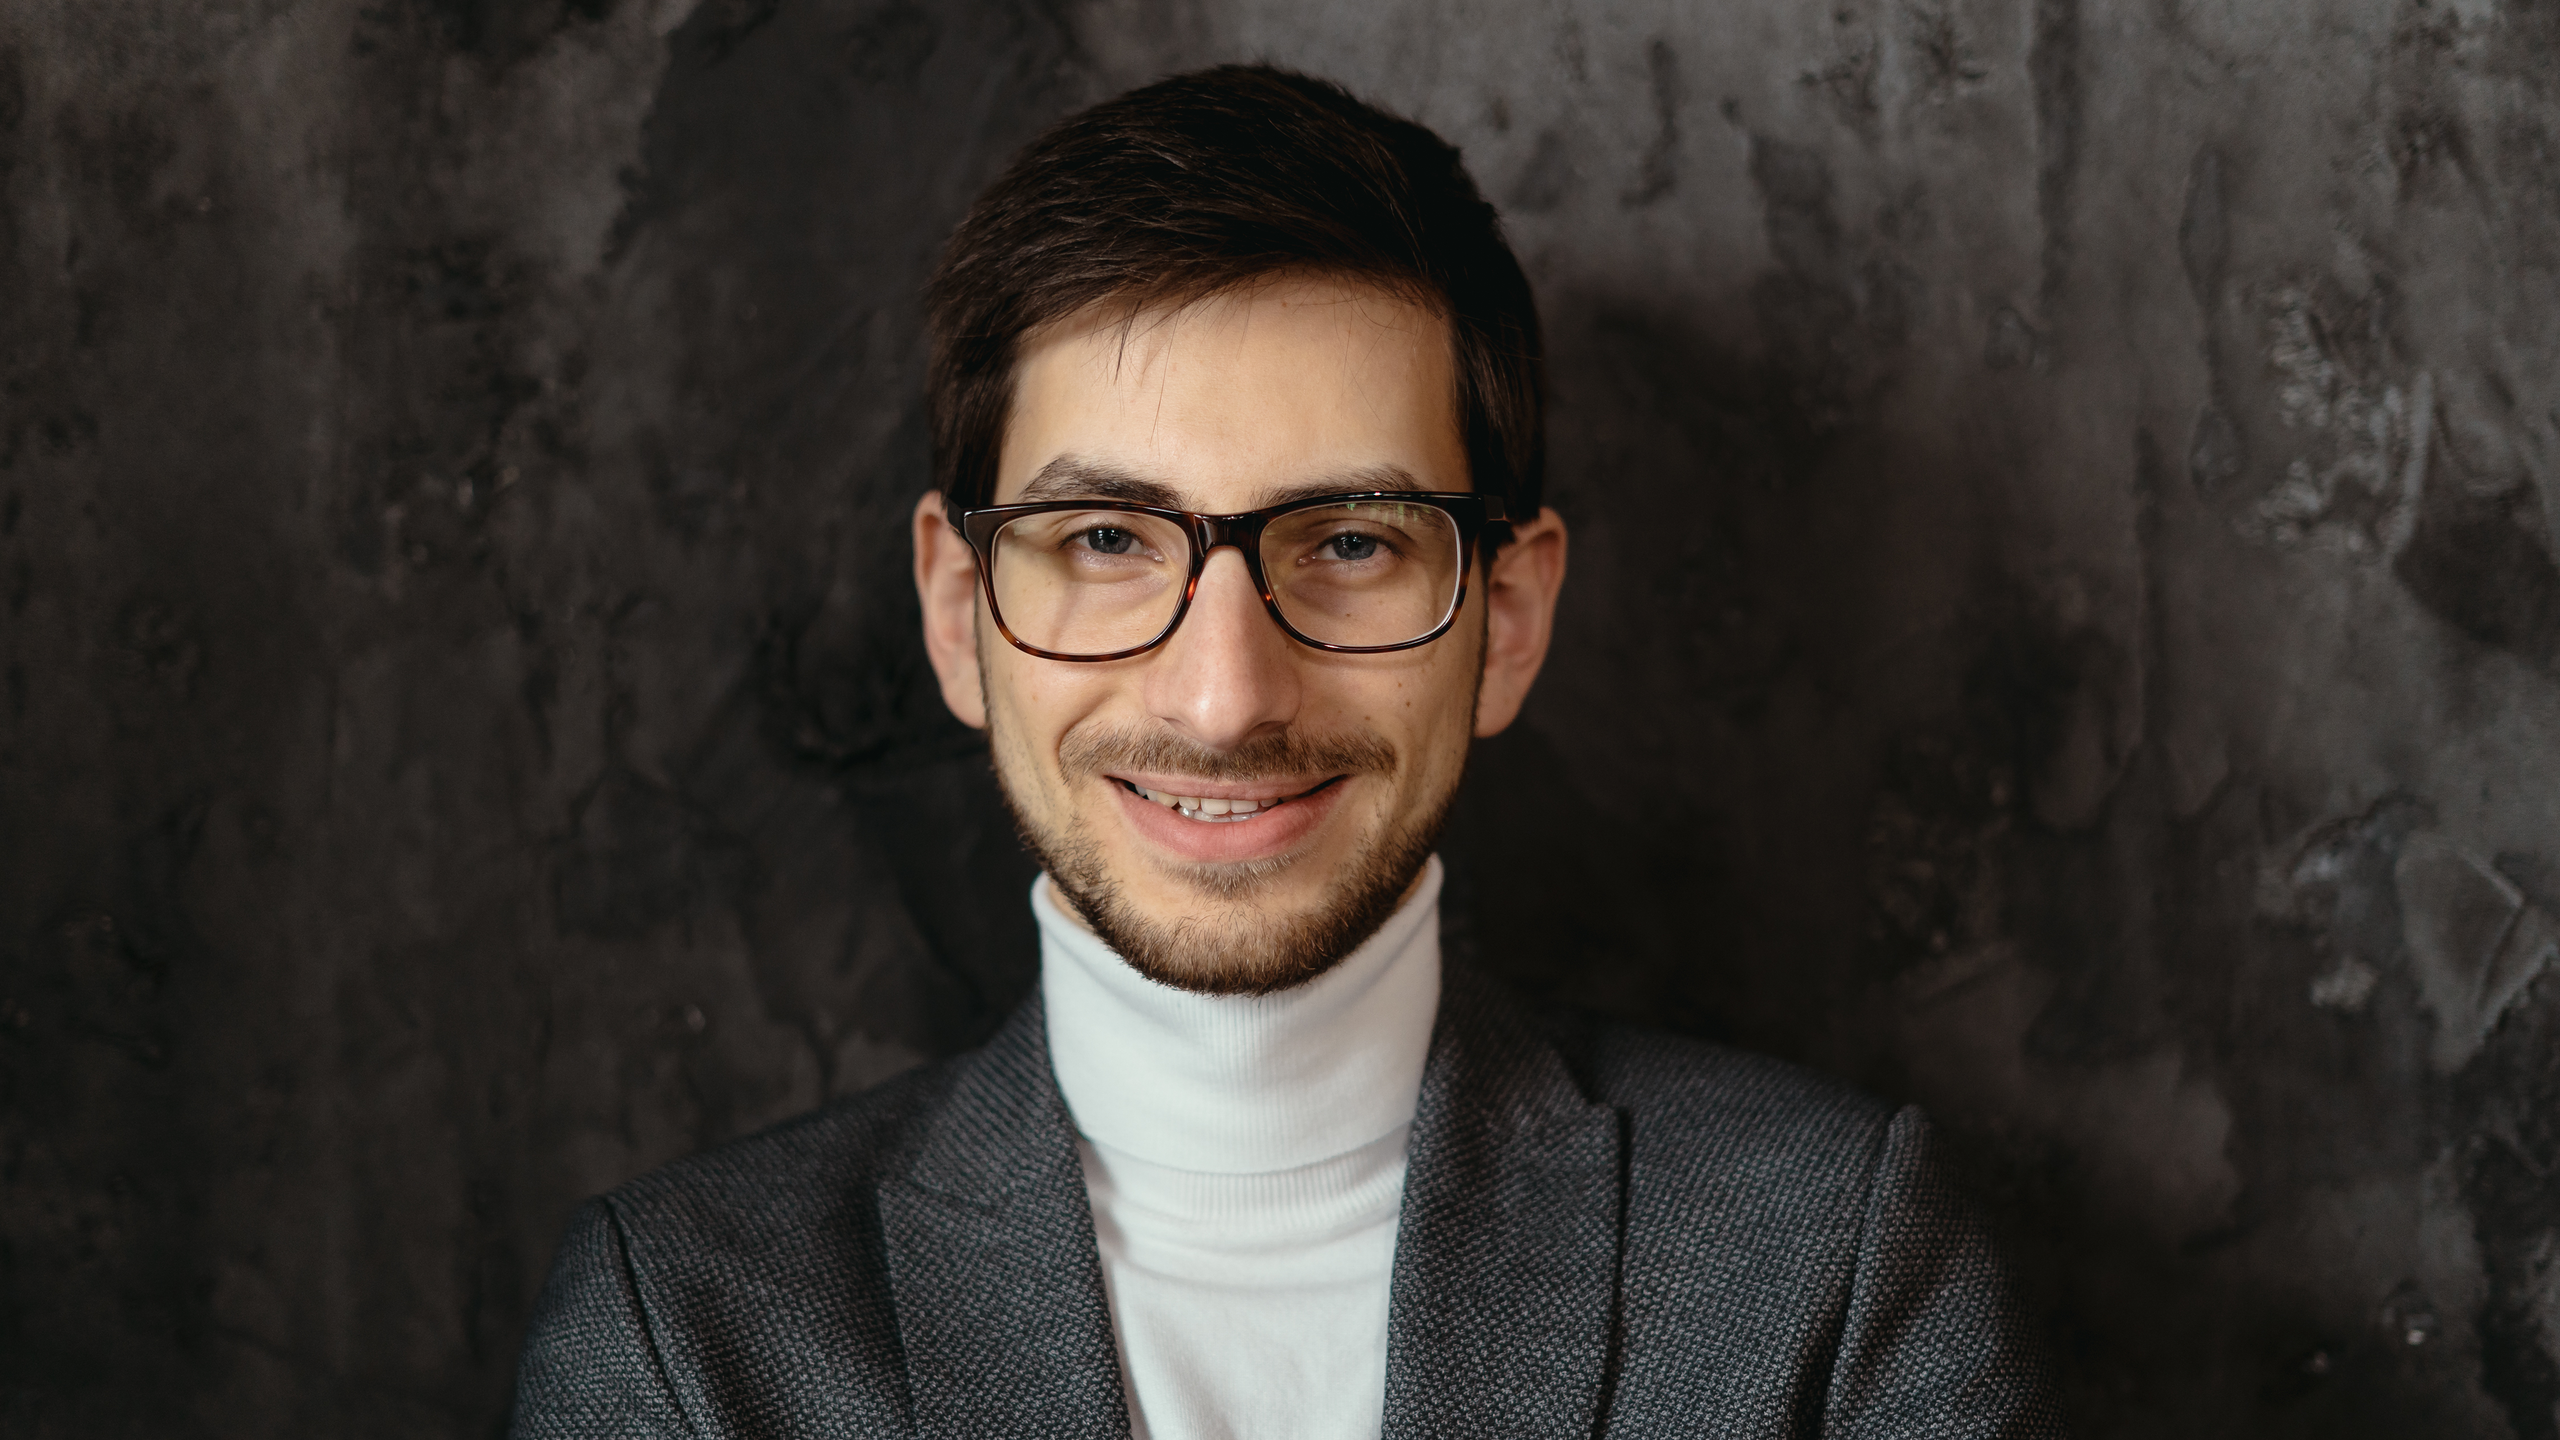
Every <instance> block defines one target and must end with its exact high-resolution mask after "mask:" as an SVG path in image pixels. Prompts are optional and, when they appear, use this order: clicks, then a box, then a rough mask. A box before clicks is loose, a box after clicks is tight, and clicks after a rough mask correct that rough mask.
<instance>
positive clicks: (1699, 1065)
mask: <svg viewBox="0 0 2560 1440" xmlns="http://www.w3.org/2000/svg"><path fill="white" fill-rule="evenodd" d="M932 300H933V309H932V318H933V326H934V336H935V341H936V355H935V362H934V370H933V376H932V396H931V398H932V405H933V414H934V434H935V441H936V464H937V468H938V475H937V478H938V481H939V490H938V493H936V494H932V495H928V496H926V497H925V499H924V501H923V502H922V503H921V504H919V505H918V506H917V508H916V512H915V547H916V561H915V574H916V585H917V589H918V592H919V594H920V596H921V597H922V600H923V609H924V625H925V638H926V644H927V648H928V650H929V651H930V652H931V655H932V657H933V662H934V665H935V668H936V671H937V673H938V675H939V677H940V680H941V684H942V691H943V695H944V698H945V699H946V700H947V701H948V703H949V704H950V706H951V708H952V710H953V711H954V712H955V713H956V714H958V715H959V716H960V718H961V719H963V720H965V721H967V722H968V723H970V724H971V725H975V726H980V727H983V728H984V729H985V730H986V732H987V735H988V739H989V744H990V747H991V750H992V753H993V756H994V763H995V769H996V773H997V775H998V777H999V779H1000V780H1001V782H1002V785H1003V789H1004V792H1005V795H1006V797H1007V799H1008V800H1009V802H1010V803H1011V804H1012V806H1013V808H1014V812H1015V815H1016V817H1017V819H1018V822H1019V824H1020V828H1021V831H1022V834H1023V837H1024V839H1025V841H1026V843H1028V844H1029V845H1030V846H1031V848H1032V849H1033V851H1034V852H1035V853H1036V854H1037V855H1038V857H1039V858H1040V860H1041V861H1042V862H1043V865H1044V868H1045V870H1046V872H1047V873H1046V876H1045V877H1044V879H1043V880H1042V881H1041V883H1040V884H1039V885H1038V886H1037V887H1035V889H1034V891H1033V894H1032V897H1031V903H1032V905H1033V906H1034V908H1035V910H1036V912H1037V915H1038V919H1039V923H1040V930H1041V937H1042V941H1041V943H1042V957H1041V980H1040V987H1039V991H1038V993H1037V994H1035V995H1034V996H1033V997H1032V998H1031V999H1029V1000H1028V1001H1026V1002H1025V1003H1024V1004H1023V1006H1022V1008H1021V1009H1020V1010H1019V1011H1018V1012H1017V1013H1016V1014H1015V1015H1014V1017H1013V1019H1012V1020H1011V1022H1010V1023H1009V1024H1008V1025H1007V1026H1006V1028H1005V1029H1004V1030H1003V1031H1002V1032H1001V1033H1000V1034H999V1035H998V1036H997V1037H996V1038H995V1039H994V1040H993V1041H991V1042H990V1043H989V1044H988V1045H987V1046H986V1047H985V1048H983V1049H981V1050H979V1051H976V1052H974V1053H972V1054H968V1055H964V1056H961V1057H959V1058H957V1059H955V1060H952V1061H949V1062H946V1063H943V1064H940V1065H936V1066H931V1067H928V1068H926V1069H924V1070H922V1071H919V1072H916V1073H913V1074H910V1075H908V1076H906V1077H904V1078H902V1079H899V1080H896V1081H893V1082H891V1083H889V1084H887V1085H884V1086H882V1087H880V1088H879V1089H877V1090H874V1091H872V1092H870V1093H868V1094H865V1095H862V1096H858V1097H855V1098H853V1099H851V1100H849V1101H846V1102H843V1103H840V1104H838V1105H835V1106H831V1107H829V1108H827V1109H825V1110H822V1111H820V1112H818V1113H816V1114H814V1115H811V1116H808V1117H805V1118H803V1119H801V1120H798V1121H795V1122H792V1123H790V1124H787V1125H784V1126H782V1127H780V1128H778V1129H775V1130H772V1131H768V1132H766V1133H765V1134H762V1135H759V1136H755V1137H752V1138H750V1139H747V1140H744V1141H741V1142H738V1143H736V1144H732V1145H729V1146H726V1147H723V1148H721V1149H717V1150H714V1151H711V1152H709V1153H707V1154H705V1155H702V1156H698V1157H696V1158H694V1159H692V1160H689V1161H686V1162H683V1163H681V1164H678V1165H675V1166H672V1167H669V1168H668V1169H666V1170H663V1171H660V1172H658V1173H657V1174H654V1175H651V1176H647V1177H645V1178H643V1179H640V1180H637V1181H634V1182H632V1183H631V1184H629V1185H626V1186H624V1187H622V1188H621V1189H619V1190H617V1191H615V1192H613V1193H612V1194H610V1195H607V1196H605V1197H603V1198H602V1199H601V1200H598V1201H596V1202H593V1203H591V1204H590V1205H589V1206H588V1207H587V1208H586V1209H584V1210H583V1211H581V1212H580V1214H579V1216H578V1218H577V1219H576V1221H575V1222H574V1223H573V1225H572V1228H571V1231H570V1235H569V1238H568V1240H567V1241H566V1242H565V1244H564V1245H563V1247H562V1251H561V1254H560V1257H559V1260H558V1262H557V1265H556V1267H555V1269H554V1272H553V1275H552V1279H551V1281H550V1284H549V1286H548V1288H547V1289H546V1291H545V1293H544V1296H543V1299H542V1302H541V1305H540V1307H539V1311H538V1313H537V1315H536V1318H535V1322H534V1329H533V1335H532V1338H531V1340H530V1341H529V1342H528V1345H527V1349H526V1353H525V1359H524V1366H523V1372H522V1377H521V1384H520V1391H519V1396H518V1404H517V1411H516V1416H515V1427H514V1428H515V1433H516V1434H517V1435H519V1436H527V1437H531V1436H606V1435H613V1436H635V1435H646V1436H656V1435H667V1436H675V1435H704V1436H714V1435H717V1436H781V1435H819V1434H829V1435H835V1434H842V1435H930V1436H950V1437H985V1436H1070V1435H1073V1436H1083V1435H1119V1434H1135V1435H1142V1436H1143V1435H1153V1436H1156V1437H1159V1440H1171V1437H1192V1436H1238V1437H1244V1436H1253V1437H1262V1436H1291V1437H1298V1436H1306V1437H1351V1436H1377V1435H1380V1434H1384V1435H1387V1436H1397V1437H1403V1436H1413V1437H1419V1436H1442V1435H1447V1436H1527V1435H1573V1436H1587V1435H1595V1434H1600V1435H1610V1436H1651V1435H1691V1434H1715V1435H1733V1436H1810V1435H1826V1436H1860V1437H1866V1436H1879V1437H1880V1436H1904V1435H1911V1436H1919V1435H1928V1436H2043V1435H2052V1434H2057V1433H2059V1426H2058V1423H2057V1421H2056V1420H2055V1419H2054V1410H2053V1404H2052V1401H2051V1398H2050V1395H2049V1393H2048V1391H2047V1389H2046V1386H2045V1382H2044V1380H2043V1378H2042V1375H2041V1372H2040V1371H2039V1370H2038V1368H2037V1366H2036V1363H2035V1358H2034V1353H2033V1352H2034V1346H2033V1345H2032V1344H2031V1343H2030V1342H2029V1340H2028V1339H2027V1338H2026V1336H2025V1333H2024V1321H2023V1318H2022V1316H2021V1315H2020V1313H2019V1311H2018V1308H2017V1303H2016V1301H2015V1300H2014V1299H2013V1298H2012V1297H2011V1296H2010V1294H2009V1292H2008V1290H2007V1288H2006V1284H2005V1282H2004V1280H2003V1278H2002V1275H2001V1272H2000V1268H1999V1264H1998V1261H1997V1259H1996V1257H1995V1255H1994V1253H1993V1249H1992V1247H1991V1245H1990V1242H1989V1241H1988V1239H1987V1238H1986V1236H1985V1235H1984V1233H1983V1231H1982V1228H1981V1226H1980V1225H1979V1224H1978V1223H1977V1221H1976V1220H1975V1219H1974V1218H1973V1216H1972V1215H1971V1213H1970V1212H1969V1211H1968V1210H1966V1209H1965V1208H1964V1206H1963V1205H1962V1203H1961V1202H1960V1201H1959V1200H1958V1199H1957V1198H1956V1196H1955V1194H1954V1193H1953V1191H1952V1189H1951V1187H1950V1185H1949V1182H1948V1180H1947V1177H1946V1175H1945V1172H1944V1170H1943V1168H1942V1166H1941V1162H1940V1161H1939V1160H1938V1159H1937V1158H1936V1152H1935V1148H1934V1142H1933V1141H1932V1140H1931V1138H1930V1132H1929V1129H1928V1126H1927V1124H1926V1123H1925V1122H1924V1121H1923V1120H1922V1119H1921V1118H1920V1117H1919V1116H1918V1114H1917V1113H1916V1112H1913V1111H1909V1110H1905V1111H1902V1112H1900V1113H1895V1112H1893V1111H1891V1110H1889V1109H1887V1108H1885V1107H1882V1106H1879V1105H1876V1104H1874V1103H1872V1102H1870V1101H1867V1100H1865V1099H1862V1098H1860V1097H1858V1096H1856V1095H1853V1094H1851V1093H1848V1092H1847V1091H1845V1090H1843V1089H1841V1088H1840V1087H1838V1086H1836V1085H1834V1084H1831V1083H1829V1082H1826V1081H1823V1080H1821V1079H1818V1078H1816V1077H1813V1076H1811V1075H1808V1074H1805V1073H1803V1072H1800V1071H1797V1070H1794V1069H1791V1068H1788V1067H1785V1066H1782V1065H1778V1064H1775V1063H1773V1062H1768V1061H1762V1060H1758V1059H1754V1058H1751V1057H1748V1056H1743V1055H1739V1054H1734V1053H1731V1052H1728V1051H1724V1050H1721V1049H1717V1048H1714V1047H1711V1046H1705V1045H1699V1044H1693V1043H1687V1042H1683V1041H1679V1040H1674V1039H1670V1038H1667V1037H1661V1036H1653V1035H1645V1034H1639V1033H1634V1032H1629V1031H1626V1030H1623V1029H1618V1028H1613V1027H1609V1026H1603V1025H1597V1024H1591V1023H1584V1022H1579V1021H1574V1020H1571V1019H1567V1018H1557V1017H1538V1016H1532V1015H1530V1014H1528V1013H1526V1012H1524V1011H1523V1010H1522V1009H1521V1008H1519V1007H1518V1006H1517V1005H1515V1004H1514V1003H1513V1002H1512V1001H1511V1000H1510V999H1508V998H1506V996H1505V995H1504V994H1503V993H1501V992H1500V991H1499V990H1497V989H1496V988H1495V987H1494V986H1493V985H1492V984H1491V983H1490V982H1488V981H1486V980H1483V979H1480V978H1478V977H1475V976H1472V975H1469V974H1467V973H1465V972H1463V971H1459V970H1451V971H1449V972H1447V973H1445V974H1444V973H1443V971H1442V969H1441V965H1440V953H1439V946H1438V934H1437V928H1438V927H1437V901H1438V895H1439V885H1440V873H1439V869H1438V864H1437V862H1436V861H1435V860H1434V859H1433V858H1432V848H1433V844H1434V841H1435V839H1436V837H1437V835H1438V832H1439V829H1440V824H1441V820H1442V817H1443V816H1444V814H1445V813H1446V811H1447V808H1448V805H1449V802H1450V799H1451V796H1452V795H1453V794H1454V793H1455V791H1456V788H1457V785H1458V781H1459V775H1460V771H1461V770H1462V768H1463V764H1464V761H1465V757H1466V753H1467V749H1468V744H1469V741H1470V739H1471V737H1474V736H1480V735H1490V734H1493V733H1495V732H1497V731H1499V730H1501V729H1502V728H1503V727H1505V726H1507V725H1508V724H1510V723H1511V721H1512V720H1513V718H1514V717H1515V716H1516V715H1517V714H1518V713H1519V710H1520V705H1521V702H1522V699H1523V697H1524V696H1525V695H1526V694H1527V692H1528V689H1529V686H1530V683H1531V681H1532V680H1533V679H1534V678H1535V676H1536V674H1537V671H1538V668H1539V664H1540V662H1541V660H1542V659H1543V657H1544V655H1545V652H1546V648H1547V643H1548V637H1549V633H1550V621H1551V618H1552V616H1553V613H1554V609H1555V603H1556V596H1557V592H1558V589H1559V587H1560V586H1561V585H1562V583H1563V580H1564V573H1565V527H1564V524H1563V522H1562V521H1560V520H1559V519H1558V518H1557V517H1556V515H1555V513H1554V512H1553V511H1552V510H1548V509H1545V508H1543V507H1542V506H1541V505H1540V503H1539V486H1540V471H1541V460H1542V454H1541V450H1542V433H1541V430H1540V418H1539V406H1540V382H1539V372H1538V328H1537V321H1536V315H1535V311H1534V309H1533V307H1532V303H1531V299H1530V295H1529V290H1528V286H1527V283H1526V282H1525V280H1524V279H1523V278H1522V276H1521V273H1520V270H1519V267H1518V265H1517V264H1516V263H1515V262H1514V260H1513V258H1512V256H1511V254H1510V252H1509V250H1508V249H1507V248H1506V246H1505V245H1504V243H1503V240H1502V238H1501V234H1500V230H1499V227H1498V225H1497V223H1496V221H1495V218H1494V216H1493V213H1492V211H1491V209H1490V207H1488V206H1487V205H1485V204H1484V203H1483V201H1482V200H1481V199H1480V198H1479V197H1478V195H1477V193H1476V191H1475V189H1474V186H1473V184H1472V182H1471V181H1469V180H1468V178H1467V177H1466V175H1465V172H1464V170H1463V169H1462V168H1461V167H1460V165H1459V163H1458V158H1457V156H1456V153H1455V152H1454V151H1452V150H1450V149H1449V148H1448V147H1447V146H1446V145H1444V144H1442V143H1441V142H1440V141H1438V140H1437V139H1436V138H1435V137H1433V136H1432V135H1430V134H1429V133H1428V132H1427V131H1424V130H1422V129H1421V128H1419V127H1417V126H1414V125H1411V124H1409V123H1406V122H1402V121H1398V120H1394V119H1392V118H1389V117H1387V116H1385V115H1382V114H1380V113H1378V112H1376V111H1374V110H1371V109H1369V108H1367V107H1366V106H1363V105H1361V104H1359V103H1358V102H1356V101H1354V100H1352V99H1351V98H1350V97H1348V96H1347V95H1345V94H1343V93H1342V92H1340V91H1339V90H1336V89H1334V88H1332V87H1330V86H1327V85H1323V84H1321V83H1318V82H1315V81H1312V80H1308V79H1305V78H1303V77H1298V76H1292V75H1287V74H1283V73H1279V72H1275V71H1272V70H1268V69H1261V68H1226V69H1220V70H1213V71H1208V72H1203V73H1200V74H1195V75H1188V76H1182V77H1177V78H1175V79H1172V80H1168V81H1165V82H1163V83H1160V84H1158V85H1155V86H1151V87H1149V88H1147V89H1143V90H1139V91H1136V92H1133V93H1131V94H1129V95H1126V96H1123V97H1121V98H1119V99H1117V100H1114V101H1111V102H1108V103H1106V104H1104V105H1101V106H1098V107H1096V108H1095V109H1093V110H1090V111H1087V112H1085V113H1084V114H1082V115H1079V116H1076V117H1074V118H1072V119H1070V120H1068V121H1066V122H1064V123H1063V124H1061V125H1060V126H1059V127H1057V128H1056V129H1054V130H1053V131H1051V132H1050V133H1049V134H1048V135H1047V136H1046V137H1044V138H1043V139H1042V140H1041V141H1040V142H1038V143H1037V144H1036V145H1035V146H1034V147H1033V148H1032V149H1031V150H1030V151H1028V152H1027V153H1026V154H1025V156H1024V157H1023V158H1022V159H1021V160H1020V161H1019V162H1018V163H1017V164H1016V165H1015V167H1014V168H1013V170H1012V171H1011V172H1010V173H1008V174H1007V175H1006V176H1005V177H1004V178H1003V179H1001V180H1000V181H998V182H997V184H996V185H995V187H994V188H993V189H992V190H991V191H989V192H988V194H987V195H986V196H985V197H984V198H983V199H982V200H981V201H980V202H979V204H978V206H977V208H976V209H975V210H974V211H973V212H972V213H971V214H970V216H969V217H968V219H967V220H966V221H965V222H964V223H963V224H962V226H961V227H960V230H959V232H958V233H957V235H956V236H955V237H954V239H953V241H952V244H951V248H950V250H949V252H948V254H947V255H946V257H945V259H944V262H943V265H942V268H941V270H940V272H939V274H938V275H937V276H936V278H935V281H934V284H933V291H932ZM1669 523H1678V521H1677V519H1676V517H1671V518H1670V521H1669Z"/></svg>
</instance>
